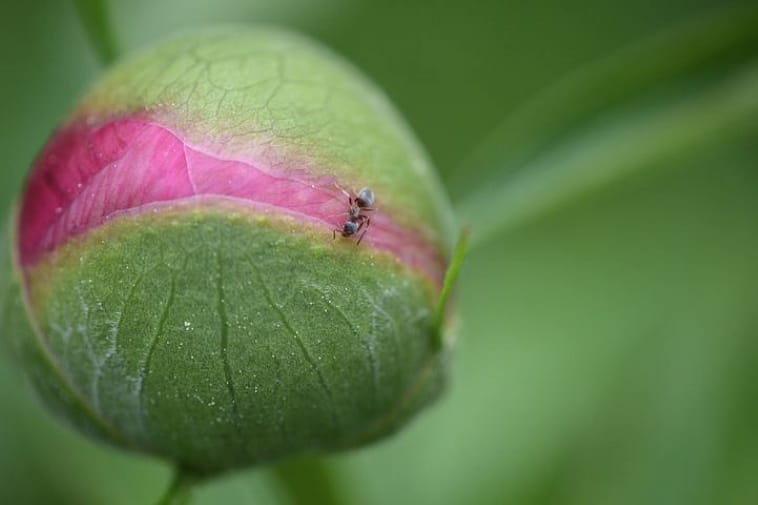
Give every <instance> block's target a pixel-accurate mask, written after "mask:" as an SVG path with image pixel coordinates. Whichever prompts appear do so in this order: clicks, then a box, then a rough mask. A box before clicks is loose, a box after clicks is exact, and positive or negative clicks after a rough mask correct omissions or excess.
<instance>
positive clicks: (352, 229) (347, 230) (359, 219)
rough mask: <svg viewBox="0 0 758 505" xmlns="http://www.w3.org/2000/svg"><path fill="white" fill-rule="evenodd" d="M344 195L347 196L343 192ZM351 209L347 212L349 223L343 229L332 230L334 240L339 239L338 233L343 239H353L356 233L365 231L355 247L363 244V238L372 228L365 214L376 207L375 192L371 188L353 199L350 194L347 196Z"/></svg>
mask: <svg viewBox="0 0 758 505" xmlns="http://www.w3.org/2000/svg"><path fill="white" fill-rule="evenodd" d="M343 193H345V194H347V193H346V192H344V191H343ZM347 198H348V202H349V203H350V208H349V209H348V211H347V215H348V218H347V221H345V223H344V224H343V225H342V228H335V229H334V230H332V236H333V238H335V239H336V238H337V232H340V235H342V236H343V237H352V236H353V235H355V234H356V233H358V232H360V231H361V230H363V233H361V236H360V237H358V242H357V243H356V244H355V245H358V244H360V243H361V240H363V236H364V235H365V234H366V232H367V231H368V227H369V226H371V218H370V217H368V216H367V215H366V214H364V212H366V211H371V210H374V209H373V207H372V206H373V205H374V192H373V191H372V190H371V188H363V189H362V190H360V191H359V192H358V195H357V196H356V197H355V199H353V197H352V196H350V195H349V194H348V195H347Z"/></svg>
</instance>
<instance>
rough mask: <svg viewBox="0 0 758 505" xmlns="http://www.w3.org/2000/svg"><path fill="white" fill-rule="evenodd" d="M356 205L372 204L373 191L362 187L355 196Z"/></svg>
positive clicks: (368, 205) (369, 205)
mask: <svg viewBox="0 0 758 505" xmlns="http://www.w3.org/2000/svg"><path fill="white" fill-rule="evenodd" d="M355 203H356V204H357V205H358V207H371V206H373V205H374V191H373V190H372V189H371V188H363V189H362V190H360V191H358V196H356V197H355Z"/></svg>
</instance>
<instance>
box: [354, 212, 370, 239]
mask: <svg viewBox="0 0 758 505" xmlns="http://www.w3.org/2000/svg"><path fill="white" fill-rule="evenodd" d="M364 223H365V224H366V227H365V228H366V229H365V230H363V233H361V236H360V237H358V242H356V244H355V245H356V246H358V245H360V243H361V240H363V236H364V235H365V234H366V232H367V231H368V227H369V226H371V218H370V217H367V218H366V220H365V221H361V224H360V226H359V227H358V229H359V230H360V229H361V228H363V227H364V226H363V225H364Z"/></svg>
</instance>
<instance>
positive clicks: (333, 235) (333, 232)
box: [332, 228, 337, 240]
mask: <svg viewBox="0 0 758 505" xmlns="http://www.w3.org/2000/svg"><path fill="white" fill-rule="evenodd" d="M332 240H337V228H335V229H333V230H332Z"/></svg>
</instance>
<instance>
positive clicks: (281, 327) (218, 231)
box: [6, 28, 452, 473]
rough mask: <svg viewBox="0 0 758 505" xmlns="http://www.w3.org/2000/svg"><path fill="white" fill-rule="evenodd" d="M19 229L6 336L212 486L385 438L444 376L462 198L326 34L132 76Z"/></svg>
mask: <svg viewBox="0 0 758 505" xmlns="http://www.w3.org/2000/svg"><path fill="white" fill-rule="evenodd" d="M361 188H371V189H372V190H373V195H374V202H373V203H371V202H370V201H368V200H370V198H368V196H369V195H368V193H363V194H362V195H361V196H362V197H364V198H363V199H359V200H356V198H357V197H358V196H359V191H360V189H361ZM368 207H370V208H368ZM351 212H352V214H351ZM14 219H15V221H14V225H13V229H14V232H13V240H12V241H11V242H12V244H13V245H12V248H13V263H14V265H13V266H14V273H15V275H14V277H15V283H14V285H13V286H12V292H11V296H10V297H9V302H8V304H7V311H6V312H7V317H6V320H7V322H6V326H7V327H8V333H9V334H10V335H11V336H12V337H13V342H14V344H15V347H16V348H17V349H18V351H19V355H20V357H21V362H22V363H23V365H24V367H25V369H26V370H27V372H28V374H29V376H30V378H31V381H32V383H33V384H34V386H35V387H36V389H37V390H38V392H39V393H40V395H41V396H42V397H43V399H44V401H45V403H46V404H47V405H49V406H50V407H51V408H52V409H53V410H54V411H56V412H57V413H58V414H60V415H61V416H63V417H64V418H66V419H67V420H68V421H70V422H71V423H72V424H73V425H74V426H76V427H77V428H79V429H80V430H82V431H84V432H85V433H87V434H88V435H91V436H94V437H97V438H99V439H102V440H105V441H108V442H110V443H113V444H116V445H118V446H121V447H125V448H129V449H134V450H138V451H143V452H146V453H150V454H154V455H157V456H160V457H163V458H166V459H169V460H172V461H175V462H176V463H177V464H179V465H180V466H182V467H184V468H187V469H191V470H194V471H196V472H204V473H207V472H213V471H218V470H222V469H226V468H231V467H236V466H242V465H251V464H257V463H263V462H267V461H272V460H275V459H278V458H282V457H285V456H289V455H294V454H298V453H302V452H323V451H332V450H337V449H342V448H349V447H354V446H358V445H361V444H363V443H366V442H369V441H372V440H375V439H378V438H380V437H382V436H384V435H386V434H388V433H391V432H392V431H394V430H396V429H397V428H398V427H400V426H402V425H403V424H404V423H406V422H407V421H408V420H409V419H410V418H411V417H412V416H413V415H414V414H415V413H416V412H417V411H418V410H419V409H420V408H421V407H423V406H424V405H426V404H428V403H429V402H430V401H431V400H432V399H434V398H435V397H436V396H437V395H438V393H439V391H440V389H441V385H442V384H443V382H444V378H445V349H440V347H439V345H438V342H439V341H440V338H441V337H440V335H439V332H440V328H439V325H438V324H437V321H438V314H437V310H438V306H437V303H438V299H439V296H440V292H441V288H442V282H443V277H444V273H445V268H446V265H447V262H448V259H449V245H450V244H449V242H448V239H449V237H450V236H451V228H450V226H451V222H452V220H451V213H450V208H449V205H448V203H447V201H446V199H445V197H444V193H443V190H442V189H441V187H440V184H439V182H438V180H437V178H436V176H435V174H434V173H433V171H432V169H431V168H430V166H429V163H428V162H427V160H426V158H425V156H424V154H423V152H422V151H421V149H420V148H419V147H418V145H417V143H416V141H415V140H414V139H413V137H412V135H411V133H410V132H409V131H408V129H407V127H406V126H405V124H404V123H403V122H402V120H401V119H400V118H399V117H398V115H397V113H396V112H395V111H394V110H393V109H392V107H391V105H390V104H389V103H388V101H387V99H386V98H385V97H384V96H383V95H382V94H381V93H380V92H378V91H377V90H376V89H375V88H374V87H373V86H372V85H371V84H370V83H368V82H367V81H366V80H365V79H364V78H363V77H361V76H360V75H359V74H358V73H357V71H356V70H355V69H354V68H352V67H351V66H349V65H348V64H346V63H345V62H344V61H342V60H340V59H339V58H337V57H336V56H334V55H333V54H332V53H330V52H328V51H327V50H325V49H323V48H321V47H318V46H317V45H315V44H314V43H313V42H311V41H309V40H305V39H303V38H301V37H298V36H294V35H292V34H287V33H282V32H278V31H272V30H262V29H256V30H251V29H243V28H238V29H223V30H212V31H204V32H200V33H195V34H190V35H186V36H183V37H180V38H177V39H174V40H173V41H170V42H168V43H164V44H161V45H159V46H157V47H155V48H153V49H150V50H149V51H147V52H145V53H143V54H141V55H139V56H137V57H135V58H133V59H131V60H129V61H126V62H125V63H123V64H121V65H119V66H117V67H115V68H113V69H112V70H111V71H110V72H109V73H108V74H107V75H105V77H104V78H103V79H102V80H101V81H100V82H98V83H97V84H96V86H95V87H94V89H93V90H92V91H91V92H90V93H89V94H88V95H87V96H86V97H85V98H84V100H83V101H82V102H81V104H80V105H79V107H78V108H77V109H76V111H75V112H74V113H73V115H72V116H71V117H70V118H69V120H67V121H66V122H65V123H64V124H63V125H62V126H61V127H60V128H59V129H58V130H57V131H56V132H55V134H54V135H53V136H52V138H51V139H50V141H49V142H48V143H47V145H46V146H45V147H44V149H43V150H42V152H41V154H40V155H39V157H38V159H37V160H36V162H35V164H34V166H33V168H32V171H31V174H30V176H29V178H28V181H27V184H26V187H25V190H24V193H23V196H22V199H21V201H20V204H19V206H18V209H17V211H16V213H15V218H14ZM346 222H347V223H348V226H347V227H346V226H345V223H346ZM351 232H354V233H352V234H351ZM343 235H347V236H343Z"/></svg>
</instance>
